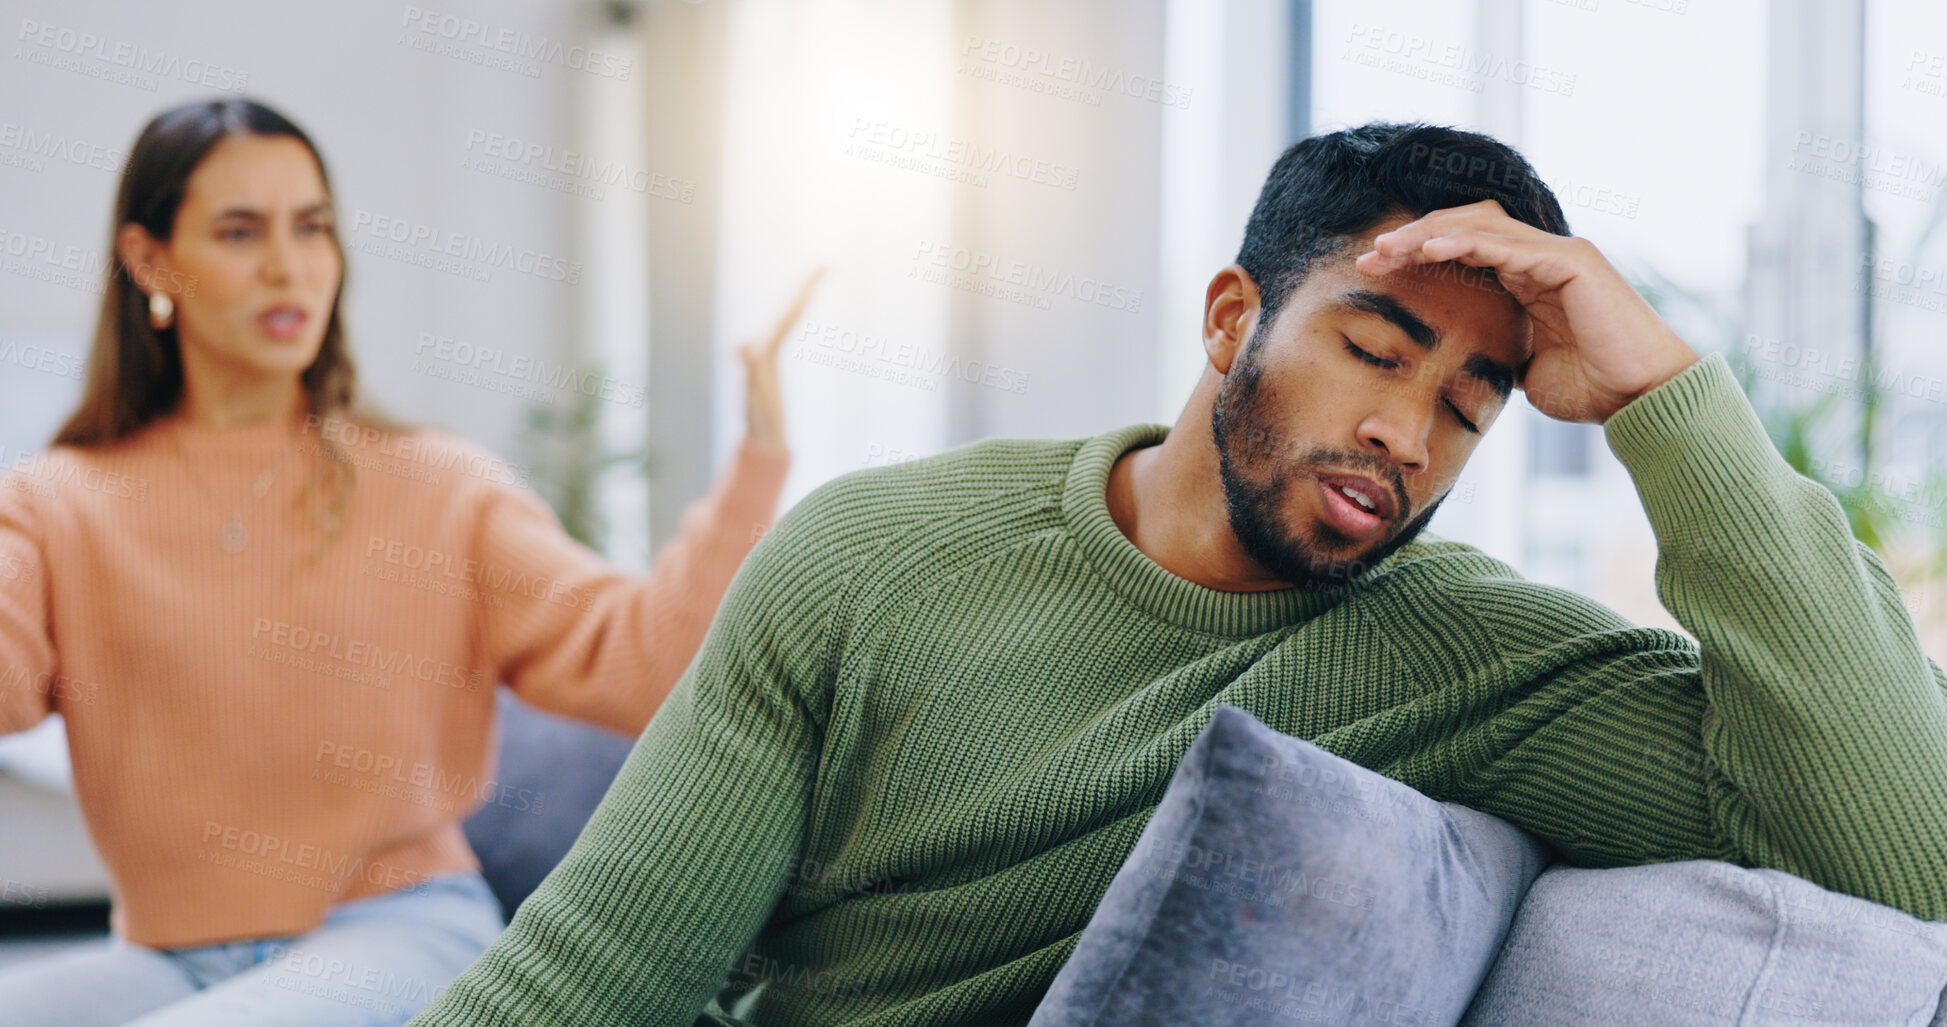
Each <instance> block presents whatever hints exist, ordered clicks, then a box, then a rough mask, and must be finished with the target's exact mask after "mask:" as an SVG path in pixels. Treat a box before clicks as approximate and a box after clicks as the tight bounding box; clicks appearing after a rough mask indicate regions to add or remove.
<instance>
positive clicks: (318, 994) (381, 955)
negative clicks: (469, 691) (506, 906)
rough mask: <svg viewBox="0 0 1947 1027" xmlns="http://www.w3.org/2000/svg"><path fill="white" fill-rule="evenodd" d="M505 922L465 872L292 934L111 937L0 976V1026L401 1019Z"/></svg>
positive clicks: (248, 1025) (480, 884) (482, 886)
mask: <svg viewBox="0 0 1947 1027" xmlns="http://www.w3.org/2000/svg"><path fill="white" fill-rule="evenodd" d="M505 926H506V925H505V923H504V922H502V920H501V918H500V906H499V904H498V903H496V902H495V901H494V897H493V893H492V892H491V891H489V890H488V888H487V882H486V881H485V880H483V879H482V878H481V877H480V875H479V874H473V873H463V874H442V875H440V876H438V877H433V878H430V879H428V880H426V881H422V882H420V883H419V884H417V885H414V886H412V887H410V888H406V889H403V890H401V891H396V892H390V893H388V894H384V895H373V896H370V897H367V898H362V899H353V900H351V901H349V902H341V903H339V904H338V905H336V906H334V907H332V909H331V913H330V915H329V916H327V917H326V918H325V921H324V923H322V924H319V925H318V926H317V928H315V929H314V930H311V931H309V932H307V933H304V934H299V935H292V936H288V937H282V938H265V939H260V940H253V941H233V942H226V943H223V944H218V945H205V946H202V947H200V948H191V949H174V950H166V951H165V950H158V949H152V948H146V947H144V946H141V945H135V944H131V943H129V942H126V941H123V940H121V939H119V938H117V939H113V940H111V941H109V942H107V943H106V944H104V945H101V946H99V947H95V948H91V949H89V950H86V951H83V952H77V953H74V954H71V955H65V956H55V957H52V958H49V959H45V960H40V961H37V962H32V963H27V964H25V965H22V966H18V967H14V968H12V969H10V970H7V971H4V972H0V1027H272V1025H274V1027H380V1025H395V1024H402V1023H405V1022H406V1021H407V1020H409V1019H411V1018H412V1016H413V1014H414V1013H417V1012H418V1011H419V1010H421V1009H423V1008H424V1007H426V1006H427V1005H429V1004H431V1002H432V1000H433V999H434V998H435V997H437V996H438V994H439V993H440V992H441V991H442V990H444V989H445V987H446V985H447V984H449V983H451V982H452V980H453V978H455V977H458V976H459V975H460V971H462V970H464V969H466V968H467V965H468V964H470V963H472V962H473V960H474V959H475V958H477V957H478V956H479V955H480V953H481V952H483V951H485V950H486V948H487V946H488V945H490V944H492V943H493V940H494V939H495V938H496V937H498V936H499V934H500V932H501V930H502V929H503V928H504V927H505Z"/></svg>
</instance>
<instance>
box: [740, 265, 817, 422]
mask: <svg viewBox="0 0 1947 1027" xmlns="http://www.w3.org/2000/svg"><path fill="white" fill-rule="evenodd" d="M824 277H825V269H824V268H823V267H820V268H818V269H817V270H814V271H813V272H811V274H810V275H809V276H807V277H806V278H805V282H804V285H802V286H800V287H799V288H798V295H797V297H796V298H795V299H793V300H792V301H791V306H790V307H788V308H786V310H785V311H784V316H783V317H781V318H778V321H777V326H776V327H774V328H772V329H771V334H770V337H769V338H768V339H765V340H763V341H761V342H758V341H753V342H746V343H744V344H743V345H742V346H739V347H738V348H737V355H738V356H740V357H742V358H743V361H744V383H745V395H744V413H745V417H746V418H747V422H748V429H747V430H748V432H749V438H750V440H751V441H753V442H755V443H757V444H758V445H761V446H768V447H770V448H772V449H785V448H788V447H786V446H785V443H784V396H783V393H782V391H781V390H780V389H779V388H778V373H777V351H778V347H779V346H781V345H783V343H784V337H785V336H786V335H789V334H790V333H791V327H792V326H793V325H795V324H797V323H798V319H799V318H800V317H803V316H804V308H805V304H807V303H809V302H811V294H812V291H813V290H815V289H816V288H817V287H818V281H819V279H821V278H824Z"/></svg>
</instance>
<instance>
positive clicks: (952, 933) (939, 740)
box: [412, 355, 1947, 1027]
mask: <svg viewBox="0 0 1947 1027" xmlns="http://www.w3.org/2000/svg"><path fill="white" fill-rule="evenodd" d="M1604 430H1605V433H1606V436H1607V439H1608V442H1609V445H1610V447H1611V448H1612V450H1613V451H1614V452H1615V453H1616V455H1617V456H1618V457H1619V458H1620V459H1621V461H1622V462H1623V463H1624V464H1625V465H1626V466H1627V468H1628V469H1629V471H1630V473H1631V475H1632V476H1633V478H1634V480H1635V482H1636V484H1637V488H1638V491H1639V493H1640V495H1641V498H1642V501H1643V503H1644V505H1645V507H1646V509H1647V510H1648V513H1649V516H1650V520H1651V522H1652V525H1653V527H1654V530H1655V532H1656V536H1657V540H1658V545H1659V549H1660V556H1659V559H1658V563H1657V568H1656V580H1657V587H1658V593H1659V595H1660V596H1661V598H1662V600H1663V602H1664V604H1665V605H1666V606H1667V607H1668V608H1669V610H1670V611H1671V613H1672V614H1673V615H1674V616H1675V617H1676V618H1677V619H1678V620H1679V622H1680V623H1682V624H1683V625H1684V626H1685V627H1686V628H1687V629H1689V630H1690V631H1692V632H1694V633H1695V635H1696V637H1697V638H1698V640H1699V642H1700V644H1701V646H1700V645H1699V643H1693V642H1691V641H1690V640H1689V639H1687V638H1685V637H1684V636H1683V635H1681V634H1678V633H1675V632H1671V631H1667V630H1661V629H1653V628H1646V627H1640V626H1635V625H1632V624H1630V623H1628V622H1627V621H1625V620H1624V619H1623V618H1622V617H1621V616H1620V615H1618V614H1616V613H1614V612H1613V611H1610V610H1608V609H1606V608H1605V607H1603V606H1601V605H1599V604H1597V603H1595V602H1594V601H1592V600H1589V599H1587V598H1585V597H1582V596H1579V595H1576V594H1574V593H1572V592H1569V591H1566V590H1563V589H1560V588H1555V587H1550V586H1547V585H1542V584H1538V583H1533V582H1529V581H1525V580H1523V579H1521V578H1520V577H1518V576H1517V575H1516V574H1515V573H1514V572H1513V571H1512V570H1511V569H1510V568H1509V567H1508V566H1507V565H1505V564H1504V563H1502V562H1500V561H1498V560H1495V559H1493V558H1491V557H1489V556H1487V555H1485V554H1483V553H1481V552H1479V551H1478V550H1475V549H1473V548H1470V547H1468V546H1465V545H1461V544H1458V543H1455V542H1453V541H1450V540H1445V539H1441V538H1438V537H1436V536H1433V535H1430V534H1422V536H1421V537H1420V538H1419V539H1418V540H1416V541H1415V542H1413V543H1411V544H1409V545H1407V546H1405V547H1402V548H1401V549H1399V550H1398V551H1396V552H1395V553H1393V554H1392V555H1391V556H1389V557H1388V558H1387V559H1386V560H1384V561H1383V562H1381V563H1380V564H1379V565H1377V566H1376V567H1375V568H1374V569H1373V570H1372V571H1370V572H1369V573H1368V574H1366V575H1365V576H1364V577H1362V578H1360V579H1358V580H1357V581H1355V582H1352V583H1350V584H1348V585H1346V586H1342V587H1341V588H1339V589H1338V590H1336V591H1334V592H1330V593H1302V592H1299V591H1296V590H1282V591H1273V592H1258V593H1226V592H1219V591H1214V590H1210V589H1206V588H1203V587H1201V586H1198V585H1196V584H1194V583H1191V582H1189V581H1186V580H1183V579H1181V578H1177V577H1175V576H1173V575H1171V574H1169V573H1168V572H1166V571H1165V570H1163V569H1162V568H1161V567H1160V566H1158V565H1157V564H1155V563H1154V562H1153V561H1150V560H1149V559H1148V558H1147V557H1145V556H1144V555H1143V554H1142V553H1141V552H1140V551H1138V550H1137V549H1136V548H1135V547H1134V546H1133V545H1132V544H1131V543H1130V542H1129V541H1128V540H1127V539H1126V538H1125V537H1124V536H1123V535H1122V534H1121V533H1120V532H1119V531H1118V530H1117V528H1116V526H1115V524H1114V523H1113V521H1112V520H1111V519H1110V517H1109V513H1108V509H1107V506H1106V501H1105V488H1106V483H1107V479H1108V474H1109V469H1110V467H1111V465H1112V464H1113V463H1114V461H1115V460H1116V459H1117V457H1119V456H1120V455H1121V454H1122V453H1124V452H1125V451H1127V450H1129V449H1130V448H1132V447H1136V446H1140V445H1144V444H1148V443H1154V442H1157V441H1159V440H1160V439H1161V438H1162V437H1163V435H1164V433H1165V431H1166V429H1165V428H1164V427H1163V426H1160V425H1135V426H1131V427H1128V428H1124V429H1121V430H1117V431H1112V432H1109V433H1107V434H1104V435H1100V436H1096V437H1093V438H1088V439H1082V440H1067V441H1060V440H1029V439H997V440H989V441H986V442H982V443H978V444H974V445H971V446H967V447H963V448H960V449H957V450H954V451H951V452H948V453H945V454H942V455H940V456H937V457H932V458H928V459H924V460H918V461H913V462H910V463H906V464H902V465H898V466H894V467H889V468H883V469H873V470H869V471H860V472H854V473H851V474H847V475H845V476H842V477H840V478H837V479H835V480H833V481H831V482H828V483H826V484H824V485H823V486H821V487H819V488H818V489H816V490H815V491H814V492H813V493H812V494H811V495H809V496H808V497H806V498H805V499H804V500H803V501H802V502H801V503H799V504H798V505H797V506H796V507H795V508H793V509H792V510H791V511H789V512H788V513H787V514H786V515H785V516H784V518H783V519H782V520H781V521H780V522H779V524H778V525H777V527H776V528H775V529H774V530H773V531H772V532H771V533H770V534H769V535H767V537H766V538H765V539H764V540H763V541H762V542H761V543H759V545H758V546H757V548H756V549H755V550H754V551H753V553H752V554H751V556H750V558H749V559H748V560H746V561H745V563H744V565H743V567H742V568H740V569H739V571H738V573H737V577H736V579H735V580H734V581H733V582H732V584H731V587H730V591H729V593H728V595H727V596H726V599H725V602H724V605H723V607H722V608H721V609H720V610H719V612H718V615H717V617H716V619H715V620H714V621H713V622H712V624H711V626H710V630H709V634H708V636H707V638H706V639H705V642H704V646H703V649H702V651H701V652H700V654H699V655H698V658H697V660H696V662H695V663H694V664H692V665H691V666H690V667H689V668H688V670H687V671H686V672H685V674H684V676H683V678H682V680H681V681H680V682H679V683H678V685H677V687H676V689H675V691H674V692H673V693H672V694H671V696H670V698H669V700H668V702H667V703H666V704H665V705H664V706H663V708H662V709H661V710H660V711H658V713H657V714H656V716H655V718H654V719H653V720H652V721H651V722H650V724H649V726H648V728H647V729H646V730H645V731H644V733H643V734H642V736H641V738H640V739H639V740H638V742H637V744H636V747H635V749H634V751H633V752H632V754H631V755H630V757H629V760H628V762H627V763H626V765H625V766H624V768H623V770H622V772H621V774H620V776H619V778H618V780H617V782H616V784H615V785H614V787H613V788H612V790H611V791H610V792H609V794H608V796H607V798H606V799H605V800H604V801H603V803H602V805H601V807H600V808H599V809H598V810H597V812H596V814H595V816H594V818H593V820H592V821H591V822H590V824H589V826H588V828H587V830H586V831H585V832H584V833H583V834H582V836H581V838H580V839H579V840H578V841H577V842H576V844H575V846H574V848H573V849H572V851H570V853H569V854H568V856H567V857H566V859H565V860H564V861H563V863H562V864H561V865H560V866H559V867H558V868H557V869H556V870H555V871H554V872H553V874H551V875H550V876H549V877H548V878H547V880H546V881H545V882H544V883H543V884H542V886H541V887H540V889H539V891H537V892H536V893H535V895H534V896H533V897H532V898H531V899H529V900H528V902H527V903H526V904H525V905H523V906H522V907H521V909H520V911H519V913H518V914H517V915H516V917H515V918H514V921H513V923H512V924H511V925H510V927H509V929H508V931H507V933H506V934H505V935H504V936H503V937H502V938H501V939H500V940H499V941H498V942H497V943H496V944H495V945H494V946H493V947H492V948H491V949H490V950H489V951H488V952H487V953H486V954H485V955H484V956H483V957H482V958H481V959H480V960H479V961H478V962H477V963H475V964H474V966H473V967H472V968H471V969H469V970H468V971H467V972H466V973H465V974H464V975H463V976H462V977H461V978H460V979H459V980H458V981H457V982H456V983H455V984H454V985H453V986H452V987H451V988H450V989H449V990H448V991H447V992H446V993H445V994H444V995H443V996H442V998H441V999H440V1000H439V1001H437V1002H436V1003H435V1004H434V1005H433V1006H432V1007H431V1008H429V1009H428V1010H427V1011H426V1012H424V1013H422V1014H421V1015H420V1016H419V1017H417V1018H416V1019H414V1020H413V1021H412V1023H413V1025H414V1027H463V1025H464V1027H587V1025H593V1024H603V1025H607V1024H615V1025H622V1024H628V1025H644V1027H681V1025H688V1024H692V1023H693V1022H694V1023H732V1022H738V1021H736V1020H732V1019H730V1018H729V1016H728V1015H727V1014H726V1012H725V1011H731V1012H734V1013H735V1015H736V1016H737V1017H738V1018H740V1019H741V1021H743V1022H748V1023H751V1024H761V1025H764V1027H772V1025H792V1027H824V1025H836V1024H845V1025H873V1027H893V1025H899V1027H919V1025H939V1027H944V1025H967V1027H973V1025H979V1027H994V1025H1004V1024H1021V1023H1025V1022H1026V1021H1027V1019H1028V1017H1029V1015H1030V1012H1031V1011H1032V1010H1033V1008H1034V1006H1035V1005H1036V1004H1037V1003H1038V1002H1039V1000H1040V998H1041V997H1042V995H1043V994H1044V993H1045V991H1046V990H1047V987H1048V984H1049V982H1050V980H1051V979H1052V978H1053V977H1054V975H1055V973H1056V971H1057V970H1058V969H1059V968H1060V967H1061V965H1062V964H1063V962H1064V961H1065V960H1066V959H1067V957H1068V955H1069V953H1070V951H1071V950H1072V948H1073V946H1074V944H1075V941H1076V938H1077V936H1078V934H1079V933H1080V932H1081V930H1082V928H1083V927H1084V926H1085V925H1086V924H1087V922H1088V919H1089V916H1090V914H1091V913H1092V912H1093V910H1094V908H1095V905H1096V903H1097V902H1098V901H1099V900H1100V898H1101V896H1102V894H1103V892H1104V890H1105V889H1106V888H1107V885H1108V883H1109V880H1110V879H1111V878H1112V877H1113V876H1114V874H1115V872H1116V870H1117V868H1118V867H1119V865H1120V864H1121V863H1122V861H1123V859H1124V858H1125V857H1126V856H1127V855H1128V853H1129V852H1130V850H1131V848H1132V846H1133V844H1134V842H1135V840H1136V837H1137V835H1138V834H1139V832H1141V830H1142V828H1143V826H1144V824H1145V823H1146V822H1147V820H1148V817H1149V815H1150V814H1151V813H1152V811H1153V809H1154V807H1155V805H1156V803H1157V802H1158V800H1159V799H1160V798H1161V796H1162V794H1163V791H1164V788H1165V786H1166V785H1167V783H1168V781H1169V779H1170V776H1171V774H1172V772H1173V771H1174V770H1175V768H1176V765H1177V762H1178V761H1179V760H1180V758H1181V757H1182V755H1183V753H1184V752H1185V750H1186V749H1187V748H1188V746H1189V744H1190V742H1191V740H1192V739H1193V738H1194V737H1195V736H1196V735H1197V733H1198V731H1199V730H1201V728H1202V727H1203V726H1204V724H1205V723H1206V722H1207V721H1208V719H1209V717H1210V714H1211V712H1212V710H1213V709H1214V708H1215V706H1216V705H1217V704H1219V703H1232V704H1235V705H1237V706H1241V707H1243V708H1244V709H1246V710H1249V711H1250V712H1252V713H1253V714H1255V715H1256V716H1258V717H1259V718H1261V719H1263V720H1264V721H1265V722H1266V723H1268V724H1270V725H1271V726H1272V727H1274V728H1276V729H1278V730H1280V731H1284V732H1287V733H1289V734H1292V735H1295V736H1298V737H1301V738H1307V739H1311V740H1313V741H1315V742H1317V743H1318V744H1319V745H1321V746H1322V747H1324V748H1326V749H1328V750H1330V751H1332V752H1335V753H1338V754H1340V755H1342V756H1345V757H1347V758H1349V759H1352V760H1354V761H1355V762H1358V763H1360V764H1362V765H1364V766H1367V767H1371V768H1374V769H1375V770H1378V771H1379V772H1381V773H1384V774H1386V775H1388V776H1391V777H1393V778H1396V779H1398V780H1400V781H1403V782H1405V783H1407V784H1409V785H1412V786H1413V787H1415V788H1418V789H1420V790H1422V791H1424V792H1426V793H1428V794H1429V795H1432V796H1435V797H1437V798H1440V799H1445V800H1452V801H1456V802H1460V803H1463V804H1466V805H1469V806H1472V807H1475V808H1478V809H1481V810H1484V811H1487V812H1489V813H1493V814H1496V815H1498V816H1501V817H1504V818H1506V819H1508V820H1510V821H1513V822H1514V823H1516V824H1519V825H1521V826H1522V827H1525V828H1527V829H1529V830H1531V831H1534V832H1536V833H1538V834H1540V835H1541V836H1543V837H1545V838H1547V839H1548V840H1549V841H1550V842H1552V843H1553V844H1554V845H1555V846H1557V847H1558V848H1559V849H1560V851H1561V852H1562V854H1563V855H1564V856H1565V857H1566V858H1568V859H1569V860H1571V861H1573V862H1575V863H1579V864H1583V865H1587V866H1596V867H1606V866H1621V865H1630V864H1639V863H1648V862H1657V861H1666V860H1678V859H1690V858H1711V859H1724V860H1732V861H1737V862H1741V863H1747V864H1753V865H1759V866H1768V867H1775V868H1778V869H1781V870H1785V871H1788V872H1791V873H1794V874H1798V875H1800V876H1803V877H1806V878H1809V879H1811V880H1812V881H1814V882H1817V883H1819V884H1821V885H1824V886H1826V887H1829V888H1832V889H1835V890H1838V891H1843V892H1847V893H1850V894H1854V895H1858V896H1862V897H1865V898H1868V899H1872V900H1875V901H1878V902H1882V903H1887V904H1890V905H1893V906H1896V907H1898V908H1901V909H1904V910H1906V911H1908V912H1911V913H1915V914H1918V915H1920V916H1922V917H1925V918H1929V919H1935V920H1940V919H1947V677H1943V675H1942V673H1941V670H1940V668H1939V667H1938V666H1935V665H1934V664H1933V663H1932V661H1930V660H1928V659H1927V658H1926V656H1925V655H1924V654H1923V653H1922V652H1921V650H1920V648H1919V645H1918V643H1917V641H1916V638H1915V635H1914V631H1913V627H1912V624H1911V622H1910V621H1909V620H1908V617H1907V614H1906V610H1905V608H1904V606H1903V605H1902V604H1901V602H1900V596H1899V593H1898V591H1897V589H1896V587H1895V585H1894V582H1893V581H1892V579H1891V577H1890V576H1889V575H1888V573H1887V571H1886V569H1885V567H1884V566H1883V565H1882V564H1881V562H1880V561H1879V559H1878V558H1877V557H1875V556H1874V554H1873V553H1872V552H1871V551H1870V550H1869V549H1867V548H1866V547H1865V546H1863V545H1860V544H1859V543H1857V542H1856V541H1855V540H1854V539H1853V537H1852V535H1851V533H1850V532H1849V530H1848V528H1847V523H1846V518H1845V516H1844V514H1843V512H1842V511H1841V509H1840V507H1839V505H1838V503H1837V501H1836V500H1835V499H1834V498H1833V496H1832V495H1831V494H1830V493H1829V492H1828V491H1826V490H1825V489H1823V488H1822V487H1820V486H1818V485H1817V484H1815V483H1813V482H1811V481H1809V480H1807V479H1805V478H1803V477H1801V476H1799V475H1797V474H1795V473H1794V472H1793V471H1792V470H1791V469H1790V468H1789V466H1788V465H1786V464H1785V463H1784V461H1783V460H1782V459H1781V458H1780V457H1779V456H1778V454H1777V452H1776V450H1775V449H1773V447H1772V446H1771V444H1770V442H1769V441H1768V439H1767V438H1766V436H1765V434H1764V431H1763V429H1762V427H1761V425H1760V423H1759V421H1758V419H1757V417H1756V415H1755V414H1754V412H1753V411H1752V409H1751V407H1750V405H1749V403H1748V401H1747V400H1746V399H1745V397H1744V395H1743V393H1742V392H1741V391H1740V390H1739V389H1738V387H1737V385H1736V382H1735V380H1734V379H1733V377H1732V376H1731V374H1730V371H1729V368H1728V366H1727V365H1726V364H1725V362H1724V360H1723V358H1722V357H1721V356H1715V355H1713V356H1711V357H1708V358H1706V359H1704V360H1702V361H1700V362H1698V363H1697V364H1695V365H1693V366H1692V367H1690V368H1688V369H1686V370H1685V371H1683V372H1682V373H1681V374H1679V375H1677V376H1676V377H1674V378H1672V379H1671V380H1669V381H1668V382H1666V383H1664V384H1663V385H1661V386H1659V387H1657V388H1656V389H1654V390H1652V391H1651V392H1650V393H1648V394H1647V395H1645V396H1642V397H1640V398H1638V399H1637V400H1636V401H1635V402H1633V403H1631V404H1630V405H1629V406H1627V407H1626V408H1624V409H1623V410H1622V411H1620V412H1618V413H1617V414H1616V415H1615V416H1614V417H1613V418H1611V419H1610V420H1609V421H1608V422H1607V424H1606V425H1605V428H1604ZM720 988H721V989H724V990H722V992H721V994H719V991H720ZM706 1010H707V1011H706ZM700 1014H701V1015H702V1019H700V1020H699V1015H700Z"/></svg>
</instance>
